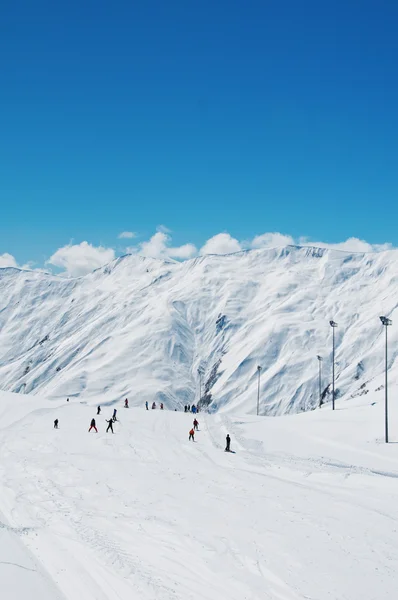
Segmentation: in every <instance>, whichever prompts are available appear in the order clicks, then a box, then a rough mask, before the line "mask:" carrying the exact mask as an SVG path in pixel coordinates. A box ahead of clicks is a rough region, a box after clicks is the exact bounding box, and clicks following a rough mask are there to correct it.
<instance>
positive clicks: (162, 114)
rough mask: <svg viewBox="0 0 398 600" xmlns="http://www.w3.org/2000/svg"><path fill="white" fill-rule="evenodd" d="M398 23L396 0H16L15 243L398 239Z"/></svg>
mask: <svg viewBox="0 0 398 600" xmlns="http://www.w3.org/2000/svg"><path fill="white" fill-rule="evenodd" d="M397 26H398V4H397V3H396V2H393V1H392V0H391V1H387V0H386V1H383V0H380V1H378V2H376V1H369V0H362V1H359V0H358V1H353V0H345V1H344V2H343V1H341V0H335V1H334V2H328V3H326V2H319V0H317V1H315V0H314V1H308V0H303V1H300V2H297V0H281V1H276V0H275V1H269V2H267V1H264V0H262V1H260V0H259V1H250V0H249V1H245V2H243V1H240V2H236V1H233V0H228V2H227V1H225V0H222V1H219V2H214V1H213V2H208V1H207V0H201V1H200V2H190V1H189V0H188V1H187V0H184V1H174V2H169V3H165V2H161V1H157V0H155V1H153V2H127V1H126V2H113V3H110V2H98V0H97V1H96V2H94V1H89V2H88V1H86V2H84V1H83V2H82V1H80V2H75V1H74V0H70V1H69V2H67V3H66V2H65V3H62V4H61V3H58V2H43V1H41V0H38V1H36V2H32V1H30V2H27V1H23V0H22V1H21V2H15V3H8V4H7V6H6V7H5V8H4V9H3V15H2V25H1V31H0V55H1V57H2V59H1V61H2V65H1V73H2V82H1V91H0V102H1V105H0V108H1V110H0V132H1V135H0V201H1V209H2V210H1V219H0V255H1V254H3V253H9V254H11V255H13V256H14V257H15V260H16V261H17V262H18V263H19V264H23V263H26V262H27V261H34V262H35V263H37V264H38V265H42V264H44V262H45V260H46V259H48V258H49V257H50V256H51V255H52V254H53V253H54V252H55V251H56V250H57V249H58V248H62V247H63V246H65V245H67V244H70V243H71V241H73V244H80V243H81V242H83V241H87V242H88V243H89V244H92V245H93V246H94V247H97V246H99V245H102V246H103V247H105V248H114V249H115V251H116V252H120V251H122V249H123V244H124V245H126V244H127V243H129V244H130V245H131V240H118V239H117V237H118V234H119V233H120V232H122V231H134V232H136V233H137V234H138V237H137V238H135V243H136V244H138V245H139V244H142V243H144V244H145V243H146V241H147V240H148V239H149V238H150V237H151V236H153V234H154V233H155V231H156V227H157V226H158V225H159V224H162V225H165V226H167V227H168V228H170V229H171V230H172V241H171V240H169V242H168V243H172V244H173V245H175V246H180V245H182V244H186V243H190V244H194V245H195V246H196V247H197V248H200V247H202V246H203V244H205V242H206V240H208V239H209V238H212V236H214V235H216V234H218V233H220V232H228V234H229V235H230V236H232V238H236V239H238V240H252V239H253V238H254V237H255V236H256V235H260V234H263V233H265V232H282V233H284V234H289V235H291V236H293V238H294V239H295V240H297V239H299V238H300V237H301V236H305V237H306V238H308V239H310V240H322V241H323V242H330V243H336V242H342V241H343V240H346V239H347V238H350V237H356V238H360V239H364V240H367V242H369V243H370V244H375V243H383V242H391V243H392V244H394V245H398V230H397V227H396V220H397V219H396V218H397V216H398V214H397V213H398V208H397V197H398V174H397V173H398V172H397V164H398V161H397V159H398V152H397V149H398V112H397V106H398V72H397V71H398V36H397V34H396V32H397ZM385 214H388V218H385V217H384V215H385Z"/></svg>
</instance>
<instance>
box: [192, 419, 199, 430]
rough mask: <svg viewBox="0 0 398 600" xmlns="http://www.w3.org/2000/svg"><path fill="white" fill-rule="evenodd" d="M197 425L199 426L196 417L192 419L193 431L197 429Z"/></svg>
mask: <svg viewBox="0 0 398 600" xmlns="http://www.w3.org/2000/svg"><path fill="white" fill-rule="evenodd" d="M198 426H199V421H197V420H196V419H194V420H193V428H194V429H195V431H198Z"/></svg>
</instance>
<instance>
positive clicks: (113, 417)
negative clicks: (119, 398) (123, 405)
mask: <svg viewBox="0 0 398 600" xmlns="http://www.w3.org/2000/svg"><path fill="white" fill-rule="evenodd" d="M116 413H117V409H116V408H114V409H113V416H112V419H113V422H115V421H117V418H116Z"/></svg>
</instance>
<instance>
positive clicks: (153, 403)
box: [145, 400, 177, 410]
mask: <svg viewBox="0 0 398 600" xmlns="http://www.w3.org/2000/svg"><path fill="white" fill-rule="evenodd" d="M159 406H160V410H163V409H164V406H163V402H161V403H160V405H159ZM145 408H146V409H147V410H149V404H148V400H147V401H146V402H145ZM155 409H156V402H152V410H155ZM176 410H177V409H176Z"/></svg>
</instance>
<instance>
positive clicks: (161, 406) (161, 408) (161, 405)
mask: <svg viewBox="0 0 398 600" xmlns="http://www.w3.org/2000/svg"><path fill="white" fill-rule="evenodd" d="M160 410H163V402H161V403H160Z"/></svg>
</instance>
